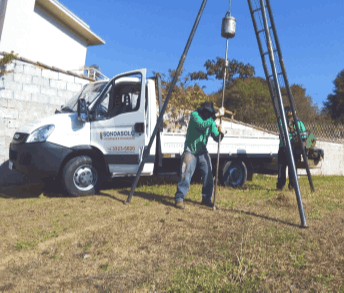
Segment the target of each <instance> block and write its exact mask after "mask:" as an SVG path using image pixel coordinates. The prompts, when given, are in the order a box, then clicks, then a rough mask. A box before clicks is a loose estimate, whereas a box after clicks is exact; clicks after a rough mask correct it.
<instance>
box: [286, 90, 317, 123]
mask: <svg viewBox="0 0 344 293" xmlns="http://www.w3.org/2000/svg"><path fill="white" fill-rule="evenodd" d="M290 90H291V92H292V95H293V98H294V103H295V108H296V114H297V116H298V117H299V118H300V120H301V121H303V122H314V121H316V120H317V119H318V117H319V114H318V112H319V110H318V108H317V106H316V105H315V104H314V103H313V100H312V98H311V97H310V96H309V95H307V94H306V89H305V88H304V87H303V86H302V85H299V84H293V85H292V86H291V87H290ZM281 92H282V97H283V103H284V105H289V98H288V96H287V89H286V88H281Z"/></svg>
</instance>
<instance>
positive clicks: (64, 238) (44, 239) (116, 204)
mask: <svg viewBox="0 0 344 293" xmlns="http://www.w3.org/2000/svg"><path fill="white" fill-rule="evenodd" d="M276 180H277V178H276V177H270V176H263V175H254V177H253V180H252V182H247V183H246V185H245V186H244V187H243V188H241V189H233V188H227V187H221V186H220V187H219V195H218V199H217V202H218V205H219V207H220V209H219V210H216V211H213V210H212V209H210V208H207V207H204V206H201V205H200V202H201V190H202V186H201V184H199V183H195V184H192V185H191V188H190V191H189V193H188V196H187V198H186V200H185V203H186V208H185V210H178V209H176V208H174V193H175V191H176V181H174V180H165V181H163V180H158V179H145V178H142V179H140V182H139V185H138V187H137V189H136V192H135V195H134V197H133V199H132V202H131V204H130V205H123V201H124V200H125V199H126V197H127V195H128V193H129V191H130V184H123V182H120V181H113V182H112V183H108V184H106V185H105V186H104V188H103V189H102V191H101V193H100V194H98V195H94V196H88V197H79V198H71V197H64V196H62V195H60V194H59V193H58V192H43V193H42V194H40V195H39V196H23V193H25V190H24V191H23V190H21V191H17V193H15V194H4V195H3V196H1V195H0V204H1V205H0V206H1V207H2V208H1V210H0V219H1V221H0V254H1V256H2V258H1V260H0V292H2V291H9V292H11V291H12V292H18V291H20V290H24V291H25V290H26V291H28V292H32V291H34V292H36V291H46V292H49V291H58V290H62V291H67V290H70V291H73V292H84V291H87V290H88V291H90V292H113V291H121V292H126V291H135V292H199V291H202V292H287V291H288V292H289V291H291V292H344V277H343V276H344V248H343V247H344V246H343V243H344V241H343V240H344V232H343V231H344V229H343V224H344V191H343V187H344V183H343V182H344V181H343V177H342V176H327V177H325V176H314V177H313V182H314V186H315V189H316V191H315V192H314V193H311V192H310V188H309V184H308V180H307V177H301V178H300V180H299V182H300V188H301V194H302V200H303V204H304V210H305V214H306V219H307V224H308V226H309V228H308V229H302V228H300V223H301V221H300V215H299V211H298V206H297V201H296V196H295V192H293V191H289V190H287V189H285V190H283V191H276V188H275V186H276Z"/></svg>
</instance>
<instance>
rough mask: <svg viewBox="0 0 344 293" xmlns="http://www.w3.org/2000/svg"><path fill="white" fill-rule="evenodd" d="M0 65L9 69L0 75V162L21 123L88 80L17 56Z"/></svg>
mask: <svg viewBox="0 0 344 293" xmlns="http://www.w3.org/2000/svg"><path fill="white" fill-rule="evenodd" d="M2 57H3V56H2V55H0V58H2ZM2 69H5V70H6V71H7V72H8V73H7V74H4V75H0V165H1V164H2V163H3V162H5V161H6V160H8V156H9V144H10V142H11V140H12V137H13V135H14V133H15V132H16V131H17V130H18V129H19V128H20V127H21V126H22V125H24V124H26V123H28V122H29V121H33V120H35V119H38V118H41V117H44V116H48V115H51V114H53V113H54V112H55V110H56V109H57V108H60V106H61V105H63V104H65V103H66V102H67V101H68V100H69V99H70V98H71V97H72V96H73V95H74V94H75V93H76V92H78V91H79V90H80V89H81V88H82V86H83V85H85V84H87V83H89V82H90V80H89V79H84V78H81V77H78V76H76V75H73V74H72V73H71V74H69V73H67V72H63V71H59V70H58V69H52V68H46V67H43V66H40V65H38V64H33V63H31V62H26V61H21V60H17V59H14V60H12V62H11V63H8V64H6V65H5V66H3V67H2Z"/></svg>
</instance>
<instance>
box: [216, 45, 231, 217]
mask: <svg viewBox="0 0 344 293" xmlns="http://www.w3.org/2000/svg"><path fill="white" fill-rule="evenodd" d="M227 53H228V39H226V57H225V71H224V73H223V85H222V107H223V104H224V99H225V89H226V75H227V66H228V60H227ZM220 125H222V117H220ZM220 144H221V133H219V142H218V144H217V164H216V175H215V191H214V206H213V209H214V210H216V196H217V181H218V178H219V164H220Z"/></svg>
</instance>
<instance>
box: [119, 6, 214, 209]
mask: <svg viewBox="0 0 344 293" xmlns="http://www.w3.org/2000/svg"><path fill="white" fill-rule="evenodd" d="M206 4H207V0H203V2H202V4H201V7H200V9H199V11H198V14H197V17H196V20H195V23H194V25H193V27H192V30H191V33H190V36H189V39H188V41H187V43H186V46H185V49H184V52H183V54H182V56H181V57H180V60H179V64H178V67H177V70H176V74H175V75H174V77H173V80H172V84H171V86H170V88H169V89H168V93H167V97H166V99H165V102H164V105H163V107H162V109H161V111H160V114H159V117H158V121H157V123H156V125H155V127H154V130H153V133H152V136H151V138H150V140H149V143H148V146H147V147H145V149H144V152H143V156H142V161H141V163H140V166H139V169H138V171H137V173H136V177H135V180H134V182H133V185H132V187H131V191H130V193H129V196H128V198H127V200H126V202H125V204H129V203H130V201H131V198H132V196H133V194H134V191H135V188H136V185H137V182H138V181H139V179H140V176H141V173H142V170H143V167H144V165H145V162H146V160H147V157H148V155H149V152H150V149H151V147H152V144H153V141H154V138H155V136H156V134H157V132H158V130H159V128H160V125H161V124H162V119H163V116H164V113H165V111H166V108H167V104H168V101H169V99H170V97H171V94H172V91H173V88H174V86H175V85H176V83H177V81H178V77H179V75H180V72H181V70H182V68H183V64H184V61H185V59H186V55H187V54H188V51H189V48H190V45H191V43H192V40H193V38H194V36H195V33H196V30H197V27H198V24H199V22H200V20H201V16H202V14H203V11H204V8H205V5H206Z"/></svg>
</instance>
